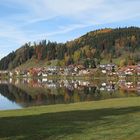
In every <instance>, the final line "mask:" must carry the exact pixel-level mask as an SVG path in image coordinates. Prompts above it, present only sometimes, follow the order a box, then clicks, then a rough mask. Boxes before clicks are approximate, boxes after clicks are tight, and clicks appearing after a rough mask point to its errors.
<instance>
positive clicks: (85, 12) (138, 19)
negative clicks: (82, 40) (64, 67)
mask: <svg viewBox="0 0 140 140" xmlns="http://www.w3.org/2000/svg"><path fill="white" fill-rule="evenodd" d="M125 26H140V0H0V58H2V57H3V56H5V55H7V54H8V53H10V52H11V51H13V50H16V49H17V48H19V47H20V46H22V45H23V44H24V43H26V42H29V41H31V42H33V41H39V40H42V39H47V40H51V41H57V42H65V41H67V40H72V39H74V38H76V37H79V36H81V35H83V34H85V33H86V32H88V31H91V30H95V29H100V28H105V27H112V28H115V27H125Z"/></svg>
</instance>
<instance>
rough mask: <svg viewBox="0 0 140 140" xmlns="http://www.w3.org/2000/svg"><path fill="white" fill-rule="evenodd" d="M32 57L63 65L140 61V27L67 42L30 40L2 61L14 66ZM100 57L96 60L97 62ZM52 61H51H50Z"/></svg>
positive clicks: (5, 66)
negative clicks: (118, 60)
mask: <svg viewBox="0 0 140 140" xmlns="http://www.w3.org/2000/svg"><path fill="white" fill-rule="evenodd" d="M31 58H35V59H36V60H37V61H36V62H39V61H48V62H50V61H52V60H57V61H58V64H59V65H71V64H83V65H85V66H86V67H96V65H97V62H98V63H100V62H101V61H102V60H104V59H107V60H108V62H113V59H118V58H121V61H120V65H127V64H135V63H137V62H139V61H140V28H136V27H129V28H117V29H104V30H97V31H93V32H89V33H87V34H86V35H84V36H82V37H80V38H78V39H76V40H74V41H69V42H66V43H56V42H51V41H46V40H42V41H40V42H39V43H33V44H32V43H26V44H24V45H23V46H22V47H21V48H20V49H18V50H16V51H15V52H12V53H10V54H9V55H8V56H7V57H4V58H3V59H1V61H0V69H1V70H6V69H13V68H16V67H17V66H19V65H21V64H23V63H25V62H26V61H28V60H30V59H31ZM95 60H96V61H95ZM48 64H49V63H48Z"/></svg>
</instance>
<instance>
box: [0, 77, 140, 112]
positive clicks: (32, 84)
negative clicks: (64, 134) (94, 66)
mask: <svg viewBox="0 0 140 140" xmlns="http://www.w3.org/2000/svg"><path fill="white" fill-rule="evenodd" d="M134 96H140V82H139V80H137V81H135V82H130V81H126V80H120V81H116V82H113V81H100V80H96V81H86V80H48V79H22V80H20V79H16V80H15V79H14V80H13V79H9V80H5V81H0V110H9V109H20V108H25V107H30V106H40V105H51V104H68V103H74V102H84V101H97V100H104V99H109V98H124V97H125V98H126V97H134Z"/></svg>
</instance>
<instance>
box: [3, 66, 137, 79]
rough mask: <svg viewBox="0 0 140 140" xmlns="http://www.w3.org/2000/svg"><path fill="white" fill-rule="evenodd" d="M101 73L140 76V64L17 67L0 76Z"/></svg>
mask: <svg viewBox="0 0 140 140" xmlns="http://www.w3.org/2000/svg"><path fill="white" fill-rule="evenodd" d="M97 72H98V73H99V72H100V73H101V74H103V75H108V76H118V77H126V76H133V75H137V76H140V64H137V65H128V66H124V67H121V68H119V67H118V66H117V65H116V64H101V65H99V66H98V67H97V68H94V69H91V68H90V69H89V68H85V67H84V66H82V65H70V66H68V67H58V66H49V67H42V68H29V69H24V70H23V69H19V68H17V69H15V70H12V71H0V77H2V76H3V75H5V76H9V77H14V76H17V77H18V76H19V77H47V76H49V75H62V76H85V75H89V76H91V75H93V76H94V75H96V73H97Z"/></svg>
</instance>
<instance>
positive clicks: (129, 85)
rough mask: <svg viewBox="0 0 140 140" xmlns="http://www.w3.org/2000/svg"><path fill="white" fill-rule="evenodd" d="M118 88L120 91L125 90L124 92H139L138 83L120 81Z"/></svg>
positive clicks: (139, 85) (139, 83)
mask: <svg viewBox="0 0 140 140" xmlns="http://www.w3.org/2000/svg"><path fill="white" fill-rule="evenodd" d="M119 87H120V88H121V89H122V90H126V91H132V92H133V91H134V92H140V82H127V81H122V82H120V84H119Z"/></svg>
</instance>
